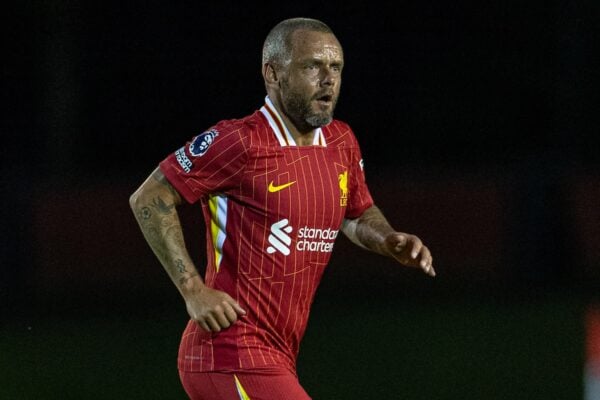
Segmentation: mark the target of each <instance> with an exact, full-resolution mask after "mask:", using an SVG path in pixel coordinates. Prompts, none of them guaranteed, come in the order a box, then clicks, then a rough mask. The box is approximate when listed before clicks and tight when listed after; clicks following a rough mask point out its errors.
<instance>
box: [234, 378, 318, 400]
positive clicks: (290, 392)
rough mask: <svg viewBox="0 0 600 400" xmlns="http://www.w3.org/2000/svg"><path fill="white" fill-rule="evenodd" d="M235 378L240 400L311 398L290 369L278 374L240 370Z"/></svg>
mask: <svg viewBox="0 0 600 400" xmlns="http://www.w3.org/2000/svg"><path fill="white" fill-rule="evenodd" d="M234 379H235V383H236V387H237V389H238V392H239V394H240V400H247V399H250V400H311V398H310V396H309V395H308V394H307V393H306V391H305V390H304V388H302V386H301V385H300V382H299V381H298V378H297V377H296V376H295V375H293V374H292V373H291V372H288V371H283V372H281V373H277V374H254V373H252V372H239V373H236V374H235V376H234ZM244 395H245V396H246V397H243V396H244ZM236 400H237V399H236Z"/></svg>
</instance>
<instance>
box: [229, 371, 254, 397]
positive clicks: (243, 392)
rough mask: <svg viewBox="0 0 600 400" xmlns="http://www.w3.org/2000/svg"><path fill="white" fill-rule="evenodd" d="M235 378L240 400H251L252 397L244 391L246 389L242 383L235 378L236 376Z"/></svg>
mask: <svg viewBox="0 0 600 400" xmlns="http://www.w3.org/2000/svg"><path fill="white" fill-rule="evenodd" d="M233 377H234V378H235V387H236V389H237V391H238V394H239V395H240V400H250V396H248V393H246V391H245V390H244V387H243V386H242V384H241V383H240V380H239V379H238V377H237V376H235V374H233Z"/></svg>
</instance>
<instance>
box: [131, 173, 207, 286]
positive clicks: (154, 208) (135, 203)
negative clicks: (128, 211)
mask: <svg viewBox="0 0 600 400" xmlns="http://www.w3.org/2000/svg"><path fill="white" fill-rule="evenodd" d="M180 202H181V199H180V197H179V195H178V194H177V192H176V191H175V190H174V189H173V188H172V187H171V186H170V185H169V184H168V182H167V181H166V179H165V178H164V176H163V175H162V173H160V171H159V170H156V171H155V172H154V173H153V174H152V175H151V176H150V177H149V178H148V179H147V180H146V182H144V183H143V184H142V186H140V188H139V189H138V190H137V191H136V192H135V193H134V194H133V195H132V196H131V198H130V206H131V208H132V210H133V212H134V214H135V217H136V220H137V222H138V224H139V226H140V229H141V230H142V233H143V235H144V238H145V239H146V241H147V242H148V244H149V245H150V247H151V248H152V251H153V252H154V254H155V255H156V257H157V258H158V259H159V261H160V263H161V264H162V265H163V267H164V269H165V271H166V272H167V273H168V275H169V277H170V278H171V280H172V281H173V283H174V284H175V286H176V287H177V289H178V290H179V291H180V292H181V294H182V295H184V293H185V291H186V290H189V289H190V286H191V285H193V284H196V285H197V284H199V283H202V280H201V279H200V276H199V274H198V271H197V270H196V268H195V266H194V263H193V261H192V259H191V257H190V255H189V253H188V251H187V249H186V246H185V240H184V237H183V229H182V227H181V223H180V220H179V215H178V213H177V210H176V206H177V205H179V203H180Z"/></svg>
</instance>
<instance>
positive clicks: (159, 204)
mask: <svg viewBox="0 0 600 400" xmlns="http://www.w3.org/2000/svg"><path fill="white" fill-rule="evenodd" d="M152 207H154V208H155V209H156V210H157V211H158V212H159V213H161V214H163V215H167V214H170V213H171V210H173V208H175V204H169V205H168V204H167V203H165V201H164V200H163V199H162V197H160V196H159V197H155V198H154V199H152Z"/></svg>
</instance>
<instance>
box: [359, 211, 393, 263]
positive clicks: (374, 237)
mask: <svg viewBox="0 0 600 400" xmlns="http://www.w3.org/2000/svg"><path fill="white" fill-rule="evenodd" d="M392 232H394V229H393V228H392V227H391V226H390V224H389V223H388V221H387V220H386V219H385V217H384V216H383V214H382V213H381V211H380V210H379V208H377V207H376V206H372V207H371V208H369V209H367V210H366V211H365V212H364V213H363V215H361V216H360V218H359V220H358V224H357V225H356V236H357V238H358V240H359V241H360V242H361V243H362V244H363V245H364V246H365V247H367V248H368V249H370V250H372V251H375V252H377V253H379V254H382V255H387V254H388V250H387V248H386V246H385V238H386V236H387V235H388V234H390V233H392Z"/></svg>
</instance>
